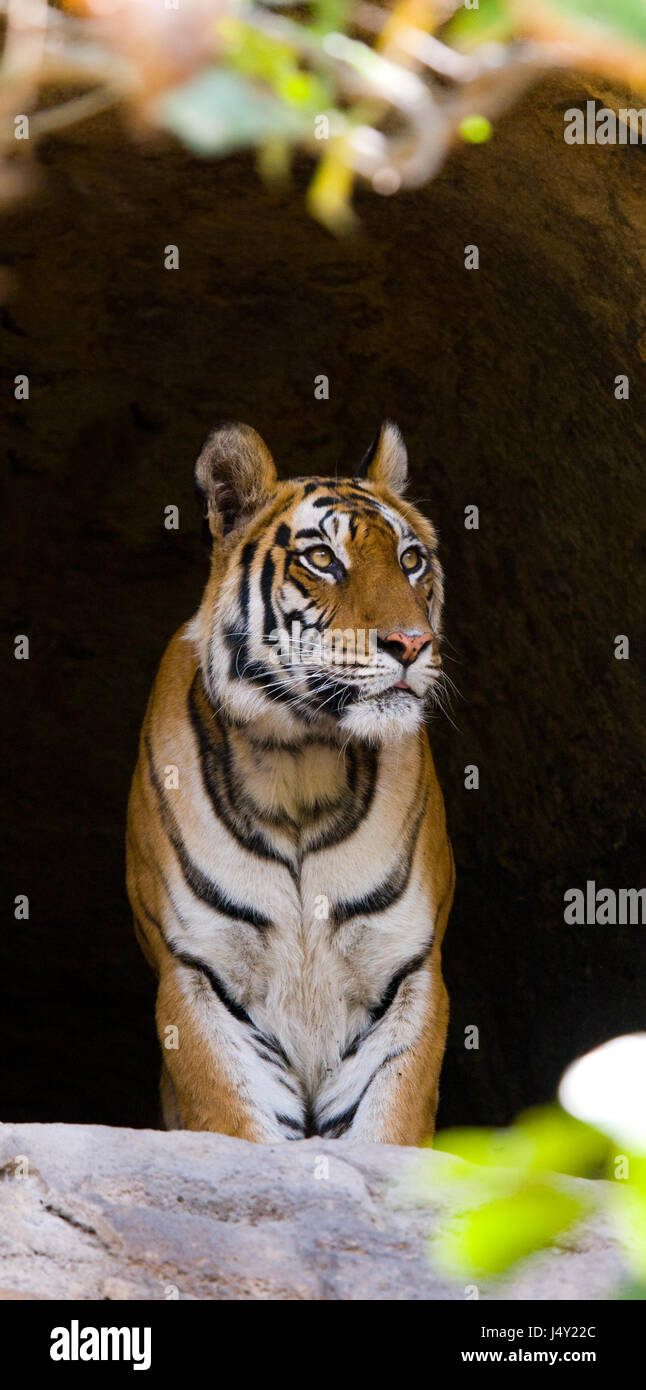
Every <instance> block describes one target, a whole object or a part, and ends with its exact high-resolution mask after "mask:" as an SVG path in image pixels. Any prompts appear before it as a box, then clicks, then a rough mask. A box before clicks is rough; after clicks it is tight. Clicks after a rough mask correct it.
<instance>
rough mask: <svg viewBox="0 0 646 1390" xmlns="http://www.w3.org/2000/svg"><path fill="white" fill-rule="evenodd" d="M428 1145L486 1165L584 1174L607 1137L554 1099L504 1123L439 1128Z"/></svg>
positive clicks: (596, 1164) (595, 1166)
mask: <svg viewBox="0 0 646 1390" xmlns="http://www.w3.org/2000/svg"><path fill="white" fill-rule="evenodd" d="M433 1147H434V1148H435V1149H440V1150H442V1151H443V1152H444V1153H452V1154H456V1155H457V1156H458V1157H459V1158H464V1159H466V1160H467V1162H469V1163H477V1164H481V1165H483V1166H485V1167H487V1168H519V1169H523V1170H525V1171H527V1172H532V1173H541V1172H543V1173H544V1172H555V1173H570V1174H572V1175H576V1174H579V1175H581V1176H585V1174H586V1173H590V1172H594V1171H596V1170H599V1169H600V1168H601V1166H602V1164H603V1162H604V1159H605V1156H606V1153H607V1149H608V1140H607V1139H606V1137H605V1135H603V1134H599V1133H598V1131H597V1130H595V1129H592V1128H591V1127H590V1125H586V1124H583V1123H582V1121H581V1120H575V1119H574V1117H573V1116H572V1115H568V1114H567V1113H566V1111H565V1110H562V1109H561V1107H560V1105H539V1106H535V1107H534V1108H533V1109H532V1110H527V1111H525V1113H524V1114H522V1115H520V1116H519V1118H518V1119H517V1120H516V1122H515V1123H514V1124H513V1125H511V1126H510V1127H509V1129H453V1130H443V1131H441V1132H440V1133H439V1134H438V1135H437V1137H436V1140H435V1143H434V1145H433Z"/></svg>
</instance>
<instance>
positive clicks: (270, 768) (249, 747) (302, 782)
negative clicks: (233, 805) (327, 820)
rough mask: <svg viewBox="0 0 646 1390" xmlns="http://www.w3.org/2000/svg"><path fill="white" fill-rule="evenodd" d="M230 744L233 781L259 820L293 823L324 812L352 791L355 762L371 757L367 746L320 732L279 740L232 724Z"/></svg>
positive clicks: (297, 824)
mask: <svg viewBox="0 0 646 1390" xmlns="http://www.w3.org/2000/svg"><path fill="white" fill-rule="evenodd" d="M228 742H229V748H230V750H231V758H232V763H233V765H234V767H235V771H236V774H237V775H236V781H238V782H239V784H240V785H242V786H244V788H245V790H246V793H247V795H248V796H249V797H250V798H251V799H252V801H253V803H254V804H255V806H256V807H257V809H258V812H259V813H260V819H262V820H269V821H272V820H273V821H277V822H278V821H282V822H292V823H293V825H294V827H298V826H300V825H302V824H304V823H308V824H309V823H311V821H312V819H313V818H316V817H317V816H319V815H321V816H322V815H326V814H328V813H329V812H330V811H331V810H332V809H333V808H335V807H338V806H339V804H340V803H341V802H342V801H343V799H344V798H347V796H348V795H349V794H350V793H351V791H352V787H353V782H355V781H356V765H357V762H363V761H365V760H370V761H373V760H374V755H368V752H367V750H363V756H362V753H361V751H359V752H358V751H357V750H356V749H355V748H354V747H351V746H348V747H345V748H344V747H342V746H340V745H338V744H336V743H335V742H333V741H331V740H330V739H328V738H326V737H324V736H322V735H321V736H320V737H319V736H317V735H315V734H307V735H304V736H303V738H302V739H300V740H298V741H294V742H291V743H285V742H277V741H275V740H273V739H272V738H271V737H270V736H267V735H266V734H263V732H261V731H259V730H258V729H257V728H256V727H254V728H253V729H247V728H240V727H239V726H230V727H229V729H228Z"/></svg>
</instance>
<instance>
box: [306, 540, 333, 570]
mask: <svg viewBox="0 0 646 1390" xmlns="http://www.w3.org/2000/svg"><path fill="white" fill-rule="evenodd" d="M305 553H306V555H307V558H308V560H309V561H310V564H312V565H316V568H317V569H318V570H328V569H329V568H330V565H331V564H332V561H333V559H334V555H333V554H332V551H331V550H330V547H329V545H314V546H312V549H311V550H307V551H306V552H305Z"/></svg>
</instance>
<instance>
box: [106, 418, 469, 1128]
mask: <svg viewBox="0 0 646 1390" xmlns="http://www.w3.org/2000/svg"><path fill="white" fill-rule="evenodd" d="M407 471H408V468H407V451H406V446H405V444H404V441H403V438H402V436H401V434H400V432H399V430H398V428H397V426H396V425H395V424H394V423H393V422H391V421H385V422H384V423H383V424H382V426H381V427H380V429H379V432H378V434H377V437H376V439H375V441H374V442H373V444H372V445H371V446H370V448H369V449H368V452H367V453H366V454H365V456H364V458H363V459H362V460H361V463H360V464H359V466H358V468H356V470H355V471H354V472H353V473H349V475H348V476H347V477H345V476H342V477H339V476H338V470H337V476H334V477H324V476H321V477H319V476H302V477H296V478H292V479H289V480H287V481H279V480H278V476H277V471H276V466H275V464H274V461H273V458H272V455H271V453H270V451H269V449H268V447H267V445H266V444H265V443H264V441H263V440H262V438H261V437H260V436H259V435H258V434H257V433H256V431H255V430H254V429H253V428H252V427H251V426H249V425H243V424H236V423H225V424H221V425H217V426H216V427H215V428H214V429H213V430H212V431H211V433H210V435H209V437H208V439H207V440H206V443H205V444H204V446H203V448H202V450H201V452H200V454H199V457H198V459H197V463H196V465H195V483H196V487H197V491H198V494H199V496H200V498H201V500H202V506H203V511H204V517H205V524H206V526H207V527H208V533H209V538H210V543H211V561H210V571H209V577H208V581H207V583H206V587H205V590H204V594H203V597H202V601H201V604H200V607H199V609H198V611H197V613H196V614H195V615H194V616H193V618H192V619H191V620H190V621H189V622H188V623H186V624H185V625H184V626H183V627H182V628H180V630H179V631H178V632H177V633H176V634H175V636H174V637H173V638H172V640H171V642H170V644H169V646H168V648H167V650H166V652H165V655H164V656H163V659H162V661H161V665H160V668H159V671H158V674H157V677H156V680H155V683H154V686H153V689H152V693H151V695H150V698H149V702H148V707H147V711H146V715H145V719H144V723H143V727H142V730H141V736H140V741H139V751H138V759H137V764H136V768H135V771H134V776H133V780H132V786H131V791H130V798H129V804H128V824H127V888H128V894H129V898H130V903H131V907H132V911H133V916H134V926H135V933H136V936H137V939H138V941H139V943H140V945H141V947H142V950H143V952H144V954H145V956H146V958H147V960H148V961H149V963H150V965H151V966H152V967H153V970H154V971H155V974H156V976H157V980H158V985H157V1000H156V1024H157V1032H158V1037H159V1042H160V1045H161V1054H162V1058H163V1063H162V1068H161V1082H160V1099H161V1123H162V1124H163V1126H165V1127H166V1128H168V1129H175V1128H183V1129H188V1130H207V1131H216V1132H219V1133H222V1134H226V1135H230V1136H233V1137H237V1138H240V1139H244V1140H248V1141H251V1142H253V1143H275V1142H278V1141H282V1140H298V1139H312V1138H317V1137H320V1138H323V1139H338V1140H342V1141H348V1142H359V1141H363V1142H371V1143H382V1144H399V1145H418V1144H420V1143H421V1142H423V1141H425V1140H426V1139H430V1138H431V1137H432V1134H433V1130H434V1124H435V1114H436V1109H437V1103H438V1086H439V1075H440V1068H441V1064H442V1059H443V1054H444V1049H445V1045H446V1033H447V1026H448V1012H449V1008H448V994H447V990H446V987H445V984H444V980H443V977H442V969H441V954H440V952H441V945H442V938H443V935H444V931H445V927H446V923H447V920H448V916H449V912H450V909H451V905H452V900H453V891H454V882H455V870H454V861H453V855H452V850H451V845H450V841H449V838H448V835H447V829H446V818H445V811H444V803H443V798H442V793H441V790H440V787H439V784H438V780H437V776H436V772H435V767H434V762H433V757H432V754H431V749H430V744H429V739H428V735H427V729H426V722H427V721H426V719H425V715H426V713H427V712H428V710H429V708H430V707H431V706H433V705H434V704H437V703H438V702H439V689H440V685H439V683H440V680H441V677H442V656H441V653H440V650H439V647H440V638H441V614H442V606H443V598H444V593H443V571H442V567H441V564H440V561H439V559H438V554H437V551H438V537H437V533H436V530H435V528H434V526H433V525H432V524H431V522H430V521H429V520H427V519H426V518H425V517H424V516H423V515H422V513H421V512H420V511H419V510H417V508H416V507H415V506H414V505H413V504H412V503H410V502H408V501H407V500H405V499H404V495H403V494H404V489H405V486H406V482H407ZM332 638H334V639H335V640H332ZM362 639H363V640H362Z"/></svg>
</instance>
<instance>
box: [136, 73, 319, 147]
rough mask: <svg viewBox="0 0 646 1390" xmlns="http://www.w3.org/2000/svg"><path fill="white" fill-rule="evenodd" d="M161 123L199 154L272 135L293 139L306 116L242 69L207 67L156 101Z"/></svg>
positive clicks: (260, 141)
mask: <svg viewBox="0 0 646 1390" xmlns="http://www.w3.org/2000/svg"><path fill="white" fill-rule="evenodd" d="M156 111H157V118H158V120H159V121H160V123H161V124H162V125H163V126H164V127H165V128H166V130H169V131H171V132H172V133H173V134H174V135H176V136H177V137H178V138H179V139H180V140H182V141H183V143H184V144H185V145H187V146H188V148H189V149H191V150H193V151H194V153H195V154H199V155H213V154H227V153H228V152H229V151H231V150H236V149H243V148H245V147H247V146H249V145H257V144H266V143H267V142H268V141H270V140H276V139H287V140H295V139H298V138H299V136H301V135H302V134H303V132H304V130H305V128H306V127H309V124H310V122H309V119H306V118H305V117H304V116H302V115H301V114H300V113H299V111H298V109H297V108H296V107H295V106H292V105H288V104H286V103H285V102H282V101H280V100H279V99H278V98H277V97H275V96H274V95H273V94H272V93H271V92H265V91H262V90H261V89H259V88H258V87H257V86H254V85H253V83H252V82H250V81H249V80H248V79H247V78H246V77H244V76H243V75H242V74H241V73H235V72H226V71H224V70H223V69H220V68H208V69H207V70H206V71H204V72H202V73H200V74H199V75H198V76H197V77H193V78H191V80H190V81H189V82H185V83H183V84H182V86H180V87H173V88H171V90H170V91H168V92H166V93H165V94H164V95H163V96H162V97H161V98H160V99H159V101H158V103H157V107H156Z"/></svg>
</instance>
